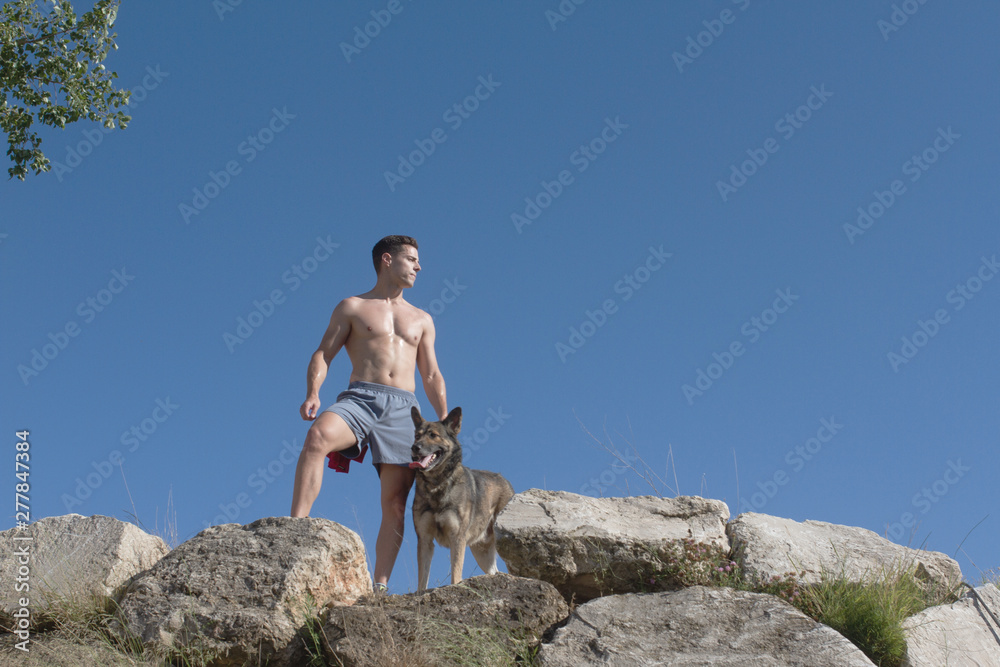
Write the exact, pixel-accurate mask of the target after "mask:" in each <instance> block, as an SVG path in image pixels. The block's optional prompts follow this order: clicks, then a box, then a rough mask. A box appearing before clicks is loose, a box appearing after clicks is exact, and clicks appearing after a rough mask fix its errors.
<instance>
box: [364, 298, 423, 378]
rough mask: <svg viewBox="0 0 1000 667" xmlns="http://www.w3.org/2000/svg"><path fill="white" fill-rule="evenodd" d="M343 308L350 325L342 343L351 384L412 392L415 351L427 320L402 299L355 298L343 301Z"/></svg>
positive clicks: (419, 311)
mask: <svg viewBox="0 0 1000 667" xmlns="http://www.w3.org/2000/svg"><path fill="white" fill-rule="evenodd" d="M345 305H346V306H347V308H346V309H345V310H346V314H347V316H348V317H349V318H350V322H351V331H350V333H349V334H348V336H347V341H346V342H345V343H344V347H345V348H346V349H347V355H348V356H349V357H350V358H351V364H352V366H353V370H352V371H351V381H352V382H374V383H376V384H382V385H387V386H390V387H398V388H399V389H405V390H406V391H414V389H415V383H414V372H415V368H416V361H417V349H418V346H419V344H420V340H421V338H422V337H423V334H424V330H425V327H426V321H427V318H429V317H430V316H429V315H427V313H425V312H423V311H422V310H420V309H419V308H416V307H415V306H412V305H410V304H409V303H407V302H406V301H403V300H402V299H400V300H399V301H397V302H387V301H386V300H384V299H370V298H364V296H356V297H349V298H347V299H345Z"/></svg>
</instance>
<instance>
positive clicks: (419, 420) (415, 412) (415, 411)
mask: <svg viewBox="0 0 1000 667" xmlns="http://www.w3.org/2000/svg"><path fill="white" fill-rule="evenodd" d="M410 417H412V418H413V425H414V426H415V427H417V428H420V427H421V426H423V424H424V418H423V417H421V416H420V408H418V407H417V406H415V405H414V406H413V407H411V408H410Z"/></svg>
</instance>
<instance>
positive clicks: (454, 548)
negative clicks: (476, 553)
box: [451, 538, 465, 586]
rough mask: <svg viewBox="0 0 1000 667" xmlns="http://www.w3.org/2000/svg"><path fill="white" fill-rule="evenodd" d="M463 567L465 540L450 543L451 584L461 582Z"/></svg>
mask: <svg viewBox="0 0 1000 667" xmlns="http://www.w3.org/2000/svg"><path fill="white" fill-rule="evenodd" d="M463 565H465V540H459V539H457V538H456V539H454V540H452V542H451V584H452V585H453V586H454V585H455V584H457V583H458V582H460V581H462V566H463Z"/></svg>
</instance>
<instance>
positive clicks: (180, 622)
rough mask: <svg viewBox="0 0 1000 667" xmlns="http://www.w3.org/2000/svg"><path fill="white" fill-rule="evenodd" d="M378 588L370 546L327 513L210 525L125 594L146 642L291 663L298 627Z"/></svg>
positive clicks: (125, 612)
mask: <svg viewBox="0 0 1000 667" xmlns="http://www.w3.org/2000/svg"><path fill="white" fill-rule="evenodd" d="M370 592H371V582H370V580H369V578H368V567H367V564H366V561H365V550H364V545H363V543H362V542H361V538H360V537H358V535H357V534H356V533H354V532H353V531H351V530H348V529H347V528H345V527H343V526H341V525H340V524H337V523H334V522H333V521H328V520H326V519H309V518H298V519H293V518H290V517H281V518H265V519H260V520H258V521H255V522H253V523H251V524H248V525H246V526H240V525H237V524H225V525H222V526H214V527H212V528H207V529H205V530H203V531H202V532H200V533H199V534H198V535H196V536H195V537H193V538H192V539H190V540H188V541H187V542H185V543H184V544H181V545H180V546H178V547H177V548H176V549H174V550H173V551H172V552H170V554H169V555H168V556H167V557H165V558H164V559H163V560H161V561H160V562H159V563H157V564H156V566H154V567H153V568H152V569H151V570H149V571H147V572H145V573H143V574H142V575H141V576H139V577H137V578H136V579H135V580H134V581H133V582H132V583H131V584H130V585H129V587H128V589H127V590H126V592H125V594H124V595H123V597H122V599H121V601H120V612H119V616H120V622H121V623H122V625H123V626H124V627H122V632H123V633H124V632H126V628H127V632H129V633H131V634H133V635H137V636H138V637H139V638H141V640H142V641H143V642H145V643H147V644H155V645H161V646H163V647H166V648H167V649H168V650H170V649H183V650H187V651H192V652H197V653H199V654H200V655H202V656H207V655H214V656H216V658H215V661H214V662H213V663H212V664H214V665H242V664H244V663H245V662H247V661H250V660H253V661H260V662H265V661H269V662H268V664H269V665H272V667H273V666H275V665H292V664H298V661H299V660H301V659H302V656H303V653H302V646H303V644H302V642H301V641H297V638H296V637H297V633H299V632H300V630H301V629H302V628H303V626H304V625H305V623H306V619H307V617H309V616H310V615H311V614H315V613H316V611H317V609H318V608H321V607H322V606H323V605H326V604H328V603H352V602H354V601H355V600H357V599H358V598H359V597H361V596H362V595H365V594H367V593H370Z"/></svg>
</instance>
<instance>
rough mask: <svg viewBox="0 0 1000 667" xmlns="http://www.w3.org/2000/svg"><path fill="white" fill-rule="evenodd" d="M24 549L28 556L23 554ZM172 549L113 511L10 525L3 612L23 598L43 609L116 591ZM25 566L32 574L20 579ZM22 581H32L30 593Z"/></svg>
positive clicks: (1, 581)
mask: <svg viewBox="0 0 1000 667" xmlns="http://www.w3.org/2000/svg"><path fill="white" fill-rule="evenodd" d="M25 549H26V550H27V552H28V555H27V556H23V555H21V556H19V555H18V554H23V552H24V550H25ZM169 551H170V549H169V548H168V547H167V545H166V544H165V543H164V541H163V540H161V539H160V538H159V537H156V536H153V535H149V534H148V533H145V532H143V531H142V530H140V529H139V528H137V527H135V526H134V525H132V524H130V523H125V522H124V521H119V520H118V519H113V518H111V517H108V516H98V515H95V516H80V515H79V514H66V515H64V516H53V517H47V518H45V519H40V520H38V521H36V522H35V523H33V524H30V525H28V526H27V527H25V528H23V529H22V528H12V529H10V530H5V531H3V532H2V533H0V553H2V554H3V558H0V600H2V605H3V606H2V610H0V611H2V614H0V615H3V616H8V615H9V614H11V613H13V612H14V611H15V610H16V609H17V608H19V605H18V600H19V599H20V598H22V597H28V598H29V599H30V601H31V610H32V613H33V614H38V613H40V612H44V611H45V610H46V609H47V608H48V607H49V606H50V605H56V606H58V605H61V604H70V605H78V604H79V603H82V602H86V599H87V598H89V597H91V596H109V595H112V594H113V593H114V592H115V589H117V588H118V587H119V586H122V585H123V584H126V583H128V581H129V579H131V578H132V577H133V576H135V575H136V574H138V573H140V572H142V571H143V570H146V569H148V568H150V567H152V566H153V565H155V564H156V562H157V561H159V560H160V559H161V558H163V557H164V556H165V555H166V554H167V553H168V552H169ZM25 561H27V562H26V563H25ZM22 566H26V567H27V569H28V570H29V573H28V574H27V576H26V577H23V576H22V577H21V579H22V581H21V582H18V580H17V579H18V576H19V575H18V569H19V568H20V567H22ZM25 579H27V580H26V581H25ZM19 583H20V584H21V585H22V586H23V584H25V583H26V584H27V585H28V586H30V591H29V592H30V595H28V594H26V593H24V592H23V591H21V592H18V591H17V590H16V588H15V587H16V586H19Z"/></svg>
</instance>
